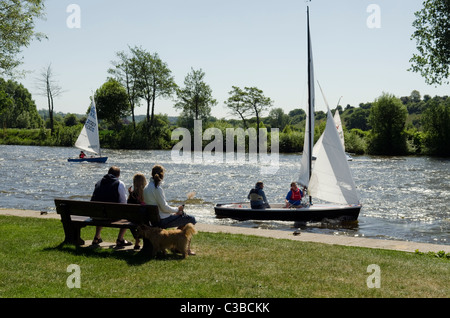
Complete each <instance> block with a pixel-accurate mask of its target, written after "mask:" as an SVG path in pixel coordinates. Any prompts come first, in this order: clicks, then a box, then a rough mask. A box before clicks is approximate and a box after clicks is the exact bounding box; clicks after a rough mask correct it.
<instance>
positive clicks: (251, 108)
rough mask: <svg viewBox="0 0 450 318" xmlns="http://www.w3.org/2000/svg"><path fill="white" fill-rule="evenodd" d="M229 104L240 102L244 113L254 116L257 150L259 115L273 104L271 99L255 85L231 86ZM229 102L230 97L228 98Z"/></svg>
mask: <svg viewBox="0 0 450 318" xmlns="http://www.w3.org/2000/svg"><path fill="white" fill-rule="evenodd" d="M230 94H232V96H231V101H232V102H231V104H232V105H235V104H236V103H238V102H239V103H242V107H241V109H243V110H245V112H246V113H249V114H252V115H254V116H255V117H256V130H257V134H256V138H257V151H259V133H258V131H259V127H260V123H261V116H262V114H263V112H264V111H266V110H267V109H269V107H271V106H272V105H273V102H272V100H271V99H270V98H269V97H265V96H264V94H263V91H262V90H260V89H258V88H256V87H244V89H243V90H242V89H240V88H237V87H235V86H233V90H232V91H231V92H230ZM228 101H229V102H228V103H227V105H228V104H230V98H229V99H228Z"/></svg>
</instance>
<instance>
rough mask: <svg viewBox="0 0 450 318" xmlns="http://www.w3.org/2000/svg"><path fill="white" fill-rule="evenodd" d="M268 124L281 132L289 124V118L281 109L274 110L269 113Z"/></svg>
mask: <svg viewBox="0 0 450 318" xmlns="http://www.w3.org/2000/svg"><path fill="white" fill-rule="evenodd" d="M269 123H270V126H271V127H276V128H279V129H280V130H281V131H282V130H283V129H284V127H285V126H286V125H287V124H288V123H289V116H288V115H286V114H285V113H284V111H283V109H282V108H274V109H272V110H270V112H269Z"/></svg>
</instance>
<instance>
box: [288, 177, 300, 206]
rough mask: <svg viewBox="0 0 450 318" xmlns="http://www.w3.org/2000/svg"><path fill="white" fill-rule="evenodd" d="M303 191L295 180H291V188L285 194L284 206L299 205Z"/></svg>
mask: <svg viewBox="0 0 450 318" xmlns="http://www.w3.org/2000/svg"><path fill="white" fill-rule="evenodd" d="M302 198H303V191H302V190H300V188H299V187H298V186H297V183H296V182H291V189H290V190H289V192H288V194H287V195H286V208H289V207H300V206H301V205H302Z"/></svg>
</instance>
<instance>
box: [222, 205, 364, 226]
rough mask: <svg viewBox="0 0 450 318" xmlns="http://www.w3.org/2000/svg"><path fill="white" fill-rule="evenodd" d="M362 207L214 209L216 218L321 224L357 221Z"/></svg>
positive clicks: (322, 206) (319, 206) (224, 207)
mask: <svg viewBox="0 0 450 318" xmlns="http://www.w3.org/2000/svg"><path fill="white" fill-rule="evenodd" d="M360 210H361V205H352V206H349V205H346V206H343V205H327V204H314V205H311V206H308V207H301V208H283V207H282V205H281V204H279V205H275V206H272V207H271V208H269V209H263V210H262V209H251V208H250V206H249V203H231V204H217V205H216V206H215V207H214V211H215V213H216V217H218V218H231V219H234V220H240V221H245V220H265V221H268V220H276V221H297V222H320V221H323V220H324V219H338V220H341V221H356V220H357V219H358V216H359V212H360Z"/></svg>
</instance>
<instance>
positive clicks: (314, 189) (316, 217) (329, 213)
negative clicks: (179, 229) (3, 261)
mask: <svg viewBox="0 0 450 318" xmlns="http://www.w3.org/2000/svg"><path fill="white" fill-rule="evenodd" d="M307 26H308V27H307V30H308V95H309V96H308V111H307V119H306V130H305V140H304V148H303V155H302V159H301V167H300V176H299V180H298V183H299V184H300V185H302V186H304V187H305V188H306V189H307V192H308V196H309V198H308V199H309V200H307V202H303V204H302V205H300V206H298V207H288V208H287V207H285V206H286V204H284V203H281V204H272V203H271V204H270V206H271V207H270V208H266V209H252V208H251V207H250V203H249V202H240V203H228V204H217V205H216V206H215V207H214V210H215V213H216V216H217V217H219V218H232V219H236V220H281V221H304V222H307V221H322V220H323V219H338V220H345V221H354V220H357V219H358V216H359V212H360V210H361V207H362V205H361V204H360V201H359V195H358V192H357V189H356V186H355V183H354V181H353V177H352V174H351V171H350V167H349V165H348V161H347V158H346V155H345V150H344V146H343V144H342V141H341V138H340V137H339V133H338V130H337V129H336V123H335V120H334V119H333V115H332V114H331V111H330V109H329V107H328V105H327V107H328V114H327V123H326V128H325V131H324V133H323V136H322V138H321V146H320V147H319V148H318V149H317V159H316V160H315V162H314V166H313V160H312V157H313V142H314V107H315V106H314V105H315V94H314V70H313V63H312V49H311V36H310V29H309V7H308V10H307ZM313 198H314V202H313ZM316 199H318V200H320V201H322V202H323V201H326V203H322V202H320V203H318V202H315V201H316Z"/></svg>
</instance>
